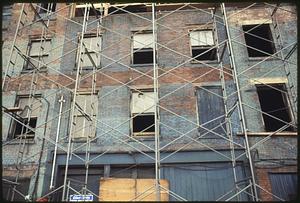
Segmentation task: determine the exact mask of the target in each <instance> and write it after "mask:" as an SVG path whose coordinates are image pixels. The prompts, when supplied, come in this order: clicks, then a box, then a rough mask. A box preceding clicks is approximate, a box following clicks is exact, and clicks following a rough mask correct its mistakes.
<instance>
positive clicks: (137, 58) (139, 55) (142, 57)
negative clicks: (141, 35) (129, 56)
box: [133, 49, 153, 64]
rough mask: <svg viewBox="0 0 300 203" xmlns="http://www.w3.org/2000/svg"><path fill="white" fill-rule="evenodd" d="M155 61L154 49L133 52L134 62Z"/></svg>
mask: <svg viewBox="0 0 300 203" xmlns="http://www.w3.org/2000/svg"><path fill="white" fill-rule="evenodd" d="M148 63H153V50H152V49H142V50H139V51H136V52H134V53H133V64H148Z"/></svg>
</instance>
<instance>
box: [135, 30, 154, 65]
mask: <svg viewBox="0 0 300 203" xmlns="http://www.w3.org/2000/svg"><path fill="white" fill-rule="evenodd" d="M132 57H133V60H132V63H133V64H152V63H153V35H152V33H150V31H147V32H145V33H137V34H134V35H133V56H132Z"/></svg>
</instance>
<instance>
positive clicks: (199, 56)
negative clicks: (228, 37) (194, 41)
mask: <svg viewBox="0 0 300 203" xmlns="http://www.w3.org/2000/svg"><path fill="white" fill-rule="evenodd" d="M209 49H210V47H209V48H197V47H193V48H192V55H193V58H194V57H195V59H196V60H199V61H203V60H216V59H217V58H216V56H217V55H216V51H217V50H216V49H211V50H209ZM208 50H209V51H208ZM204 52H205V53H204Z"/></svg>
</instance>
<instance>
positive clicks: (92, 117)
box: [72, 94, 98, 139]
mask: <svg viewBox="0 0 300 203" xmlns="http://www.w3.org/2000/svg"><path fill="white" fill-rule="evenodd" d="M75 105H76V106H75V111H74V121H73V133H72V136H73V138H75V139H86V138H87V137H89V138H93V137H95V135H96V124H97V122H96V117H97V111H98V98H97V95H91V94H80V95H77V96H76V104H75Z"/></svg>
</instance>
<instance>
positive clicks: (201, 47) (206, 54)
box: [190, 29, 216, 61]
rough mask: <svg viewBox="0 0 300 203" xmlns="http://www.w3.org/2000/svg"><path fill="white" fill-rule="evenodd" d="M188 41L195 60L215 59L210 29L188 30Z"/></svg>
mask: <svg viewBox="0 0 300 203" xmlns="http://www.w3.org/2000/svg"><path fill="white" fill-rule="evenodd" d="M190 42H191V47H192V56H193V58H194V59H195V60H199V61H202V60H216V48H212V47H213V46H214V45H215V43H214V37H213V31H212V30H210V29H208V30H197V31H192V32H190Z"/></svg>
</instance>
